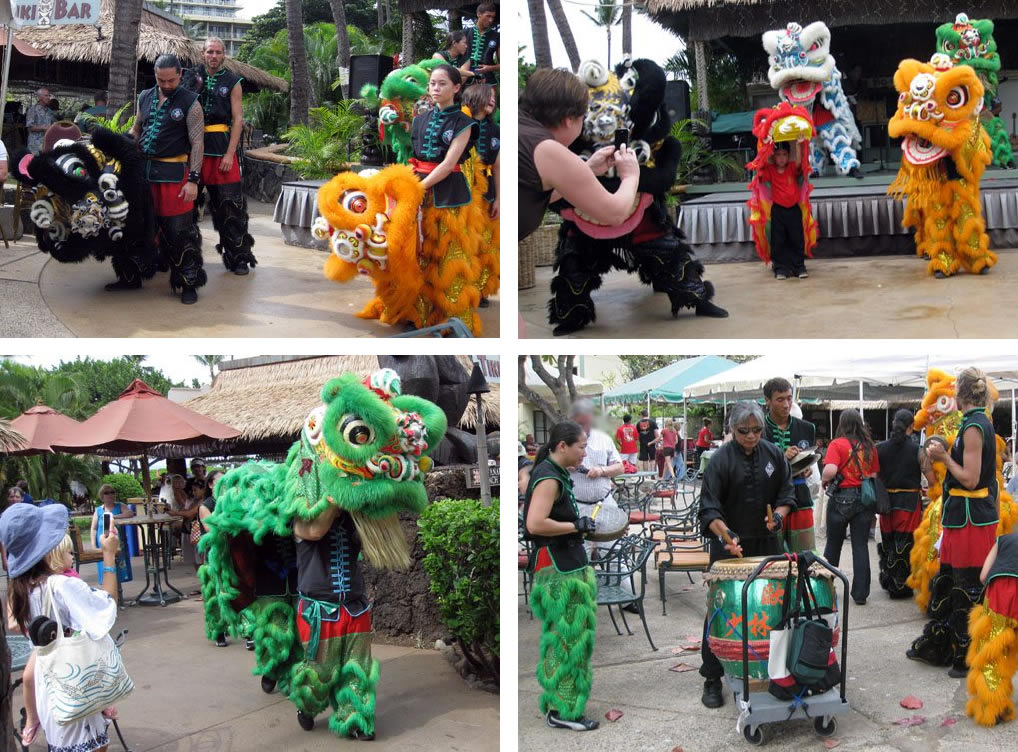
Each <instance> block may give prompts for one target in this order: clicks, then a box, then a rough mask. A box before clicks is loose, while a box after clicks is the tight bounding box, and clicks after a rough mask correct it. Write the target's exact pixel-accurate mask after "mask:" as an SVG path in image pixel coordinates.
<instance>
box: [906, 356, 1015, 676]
mask: <svg viewBox="0 0 1018 752" xmlns="http://www.w3.org/2000/svg"><path fill="white" fill-rule="evenodd" d="M926 382H927V391H926V394H925V395H924V396H923V401H922V407H921V409H920V410H919V412H918V413H917V415H916V419H915V423H914V424H913V426H914V428H915V430H917V431H919V430H923V431H925V434H926V436H927V437H930V436H936V437H940V439H942V440H943V442H944V444H945V445H946V446H947V447H948V450H949V451H950V452H951V453H952V456H953V457H954V458H955V460H956V461H959V462H960V456H961V451H962V447H960V446H958V436H959V435H960V434H961V433H964V431H965V430H966V429H968V428H970V427H973V426H977V427H979V428H980V429H981V430H982V431H983V433H984V435H985V434H987V433H988V434H990V435H992V437H993V438H992V442H991V443H989V444H984V455H985V456H986V458H987V459H988V461H989V462H990V463H991V464H992V467H988V468H984V472H983V474H982V475H981V481H980V482H981V488H979V489H976V490H975V491H967V490H965V489H963V488H960V487H959V486H958V484H957V482H956V481H954V480H953V478H949V477H948V474H947V468H946V466H945V465H944V464H943V463H941V462H934V463H933V464H932V467H933V472H934V474H935V475H936V478H937V484H936V485H934V486H931V487H930V488H929V489H928V494H929V498H930V504H929V506H927V508H926V510H925V512H924V513H923V519H922V522H921V523H920V524H919V527H918V528H916V531H915V533H914V545H913V547H912V553H911V564H912V573H911V576H910V577H909V578H908V581H907V584H908V586H909V587H911V588H913V590H914V592H915V599H916V603H917V605H918V606H919V607H920V608H921V609H923V610H924V611H925V613H926V614H927V616H929V617H930V621H929V622H927V624H926V625H925V627H924V629H923V633H922V635H921V636H920V637H919V638H917V639H916V640H915V641H914V642H913V643H912V648H911V650H910V653H914V654H915V655H917V656H918V657H920V658H921V659H922V660H924V661H926V662H928V663H932V664H935V665H952V664H953V665H955V666H956V667H958V668H960V667H961V666H962V665H964V662H965V653H966V651H967V650H968V646H969V635H968V626H967V625H968V614H969V610H970V608H971V606H972V605H973V604H974V603H976V602H977V601H978V600H979V596H980V592H981V590H982V588H981V586H980V584H979V571H980V568H981V567H982V564H983V560H984V559H985V558H986V553H987V552H988V551H989V548H990V546H991V545H992V543H993V539H994V537H995V536H996V535H1003V534H1006V533H1008V532H1010V531H1011V528H1012V527H1013V525H1014V522H1015V520H1016V517H1018V509H1016V507H1015V505H1014V504H1013V503H1012V499H1011V496H1010V494H1008V493H1007V491H1006V490H1004V479H1003V476H1002V474H1001V470H1002V467H1003V460H1002V457H1003V450H1004V441H1003V439H1001V438H1000V437H999V436H996V434H994V433H993V429H992V424H990V423H989V418H988V415H987V412H986V411H985V410H970V411H968V412H967V413H964V414H963V413H962V412H961V411H960V410H959V409H958V407H957V403H956V401H955V381H954V378H953V377H951V376H950V375H949V374H947V373H945V372H944V371H941V370H939V369H936V368H932V369H930V371H929V373H928V374H927V377H926ZM984 441H985V436H984ZM983 480H985V481H986V483H982V481H983ZM945 495H946V497H947V499H948V503H947V504H946V505H945V501H944V499H945ZM991 526H992V529H990V528H991ZM942 536H943V537H942ZM938 541H941V544H940V551H939V552H938V549H937V543H938ZM959 544H961V545H959ZM941 552H946V553H945V560H944V561H941V557H940V554H941ZM946 557H950V561H948V560H947V558H946Z"/></svg>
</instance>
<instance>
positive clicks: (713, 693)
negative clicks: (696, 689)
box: [700, 679, 725, 708]
mask: <svg viewBox="0 0 1018 752" xmlns="http://www.w3.org/2000/svg"><path fill="white" fill-rule="evenodd" d="M700 702H702V703H703V704H704V706H705V707H708V708H720V707H721V706H722V705H724V704H725V695H724V692H723V691H722V688H721V680H720V679H708V680H707V681H705V682H704V683H703V696H702V697H701V698H700Z"/></svg>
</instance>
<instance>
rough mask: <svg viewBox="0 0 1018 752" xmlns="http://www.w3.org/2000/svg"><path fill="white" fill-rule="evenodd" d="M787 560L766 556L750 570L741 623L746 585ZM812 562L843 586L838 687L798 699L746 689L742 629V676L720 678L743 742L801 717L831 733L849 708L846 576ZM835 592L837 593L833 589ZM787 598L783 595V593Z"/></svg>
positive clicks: (760, 739)
mask: <svg viewBox="0 0 1018 752" xmlns="http://www.w3.org/2000/svg"><path fill="white" fill-rule="evenodd" d="M780 561H787V557H786V556H785V555H784V554H781V555H778V556H768V557H766V558H765V559H764V560H763V561H761V562H760V564H759V565H758V566H757V568H756V569H754V570H753V573H752V574H750V576H749V577H748V578H747V579H746V581H745V582H744V583H743V586H742V623H743V624H746V623H747V620H746V617H747V608H746V597H747V595H748V593H749V586H750V584H751V583H752V582H753V580H754V579H756V578H757V577H759V576H760V573H761V572H763V571H764V569H766V568H767V566H768V565H770V564H771V563H773V562H780ZM816 563H817V564H818V565H821V566H823V567H825V568H827V569H828V570H829V571H830V572H831V573H832V574H833V575H834V576H835V577H837V578H838V579H839V580H841V583H842V585H843V588H844V590H843V597H842V604H843V611H842V612H841V615H840V618H841V686H840V689H839V688H838V687H832V688H831V689H829V690H827V691H826V692H824V693H823V694H818V695H811V696H809V697H805V698H803V699H800V700H793V701H791V702H789V701H788V700H779V699H778V698H777V697H775V696H774V695H772V694H771V693H770V692H767V691H763V692H750V690H749V645H748V642H747V640H748V635H749V630H744V634H743V635H742V678H741V679H735V678H730V677H729V676H728V675H727V674H725V676H724V681H725V683H726V684H727V685H728V689H729V690H731V692H732V693H733V694H734V695H735V705H736V707H738V708H739V709H740V713H739V719H738V721H737V722H736V728H737V729H741V731H742V735H743V736H744V737H745V738H746V741H747V742H749V743H750V744H752V745H754V746H757V747H759V746H761V745H763V744H764V743H765V742H766V741H767V733H766V728H765V726H764V724H769V723H776V722H784V721H794V720H799V719H803V718H807V719H811V720H812V721H813V729H814V730H815V731H816V732H817V734H819V735H820V736H831V735H833V734H834V732H835V731H836V730H837V728H838V723H837V720H836V716H839V715H842V714H844V713H847V712H848V711H849V710H851V706H850V705H849V704H848V700H846V699H845V677H846V676H847V675H848V673H847V672H848V669H847V667H846V662H847V660H848V601H849V600H850V599H849V597H848V589H849V585H848V579H847V578H846V577H845V575H843V574H842V573H841V572H840V571H838V570H837V569H836V568H835V567H832V566H831V565H830V564H828V563H827V561H826V560H825V559H823V558H821V557H820V556H817V557H816ZM835 592H837V591H836V590H835ZM786 597H787V596H786Z"/></svg>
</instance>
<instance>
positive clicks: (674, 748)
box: [672, 747, 685, 752]
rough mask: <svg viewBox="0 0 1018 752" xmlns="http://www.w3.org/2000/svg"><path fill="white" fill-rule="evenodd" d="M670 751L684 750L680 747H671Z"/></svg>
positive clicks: (681, 751) (678, 751)
mask: <svg viewBox="0 0 1018 752" xmlns="http://www.w3.org/2000/svg"><path fill="white" fill-rule="evenodd" d="M672 752H685V750H684V749H682V747H672Z"/></svg>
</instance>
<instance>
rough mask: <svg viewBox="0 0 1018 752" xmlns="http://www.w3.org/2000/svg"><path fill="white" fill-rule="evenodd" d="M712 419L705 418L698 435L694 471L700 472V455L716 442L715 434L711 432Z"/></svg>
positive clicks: (695, 445)
mask: <svg viewBox="0 0 1018 752" xmlns="http://www.w3.org/2000/svg"><path fill="white" fill-rule="evenodd" d="M710 425H711V419H710V418H704V419H703V428H701V429H700V433H698V434H697V435H696V443H695V444H694V447H695V448H696V459H695V460H694V461H693V472H699V470H700V456H701V455H702V454H703V453H704V452H706V451H707V450H708V449H710V448H711V445H712V443H713V442H714V434H712V433H711V432H710Z"/></svg>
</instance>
